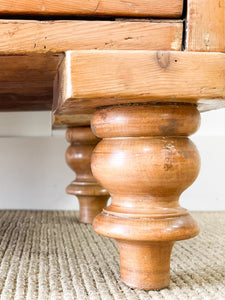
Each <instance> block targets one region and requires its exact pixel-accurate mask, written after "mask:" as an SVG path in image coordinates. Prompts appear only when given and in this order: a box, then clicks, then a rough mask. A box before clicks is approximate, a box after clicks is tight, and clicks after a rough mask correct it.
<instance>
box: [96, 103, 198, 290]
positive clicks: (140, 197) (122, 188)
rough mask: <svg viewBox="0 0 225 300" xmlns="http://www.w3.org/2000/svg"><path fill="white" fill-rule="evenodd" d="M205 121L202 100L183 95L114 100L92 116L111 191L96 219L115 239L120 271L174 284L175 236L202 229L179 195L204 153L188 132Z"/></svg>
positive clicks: (103, 177)
mask: <svg viewBox="0 0 225 300" xmlns="http://www.w3.org/2000/svg"><path fill="white" fill-rule="evenodd" d="M199 122H200V114H199V111H198V109H197V107H196V105H195V104H181V103H180V104H176V103H173V104H165V103H164V104H163V103H158V104H134V105H117V106H109V107H105V108H100V109H98V110H97V111H96V112H95V114H94V116H93V120H92V130H93V132H94V134H96V135H97V136H98V137H100V138H102V139H103V140H102V141H101V142H100V143H99V144H98V145H97V147H96V148H95V150H94V152H93V157H92V172H93V174H94V176H95V177H96V179H97V180H98V181H99V182H100V184H101V185H102V186H104V187H105V188H106V189H107V190H108V191H109V193H110V194H111V199H112V203H111V205H110V206H108V207H107V208H105V209H104V210H103V212H102V213H101V214H100V215H98V216H97V217H96V218H95V220H94V224H93V226H94V229H95V231H96V232H97V233H99V234H102V235H104V236H107V237H111V238H114V239H116V241H117V243H118V246H119V251H120V262H121V279H122V280H123V281H124V282H125V283H126V284H127V285H129V286H130V287H133V288H141V289H145V290H151V289H161V288H164V287H166V286H168V285H169V280H170V279H169V278H170V275H169V274H170V255H171V250H172V247H173V244H174V242H175V241H178V240H183V239H188V238H191V237H194V236H196V235H197V234H198V232H199V228H198V225H197V224H196V222H195V221H194V220H193V219H192V217H191V216H190V215H189V213H188V212H187V210H185V209H183V208H182V207H180V205H179V202H178V201H179V196H180V194H181V193H182V192H183V191H184V190H185V189H186V188H187V187H188V186H190V185H191V184H192V183H193V182H194V180H195V179H196V177H197V175H198V173H199V167H200V158H199V154H198V151H197V149H196V147H195V145H194V144H193V143H192V142H191V140H190V139H189V138H188V136H189V135H190V134H192V133H194V132H195V131H196V130H197V129H198V126H199Z"/></svg>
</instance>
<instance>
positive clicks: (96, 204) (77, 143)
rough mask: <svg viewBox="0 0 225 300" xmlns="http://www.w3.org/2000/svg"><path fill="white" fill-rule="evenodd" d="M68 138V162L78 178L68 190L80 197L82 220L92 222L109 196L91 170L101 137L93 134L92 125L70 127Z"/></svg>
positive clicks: (69, 192) (67, 133)
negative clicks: (92, 158) (93, 152)
mask: <svg viewBox="0 0 225 300" xmlns="http://www.w3.org/2000/svg"><path fill="white" fill-rule="evenodd" d="M66 139H67V141H68V142H69V143H70V144H71V145H70V146H69V147H68V149H67V151H66V162H67V164H68V165H69V167H70V168H71V169H72V170H73V171H74V172H75V173H76V180H74V181H73V182H72V183H71V184H70V185H69V186H68V187H67V189H66V191H67V193H68V194H72V195H75V196H77V197H78V200H79V204H80V221H81V222H83V223H92V221H93V219H94V217H95V216H96V215H97V214H98V213H100V212H101V211H102V209H103V208H104V207H105V206H106V204H107V200H108V198H109V194H108V192H107V191H106V190H105V189H104V188H102V187H101V186H100V185H99V184H98V183H97V182H96V180H95V178H94V177H93V175H92V172H91V154H92V151H93V149H94V147H95V145H96V144H97V142H98V141H99V139H98V138H96V137H95V136H94V135H93V133H92V132H91V129H90V126H87V127H76V128H68V129H67V132H66Z"/></svg>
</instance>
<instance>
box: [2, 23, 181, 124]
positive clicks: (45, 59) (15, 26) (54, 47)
mask: <svg viewBox="0 0 225 300" xmlns="http://www.w3.org/2000/svg"><path fill="white" fill-rule="evenodd" d="M182 27H183V24H182V23H180V22H175V23H174V22H172V23H171V22H170V23H169V22H165V23H160V22H141V21H140V22H127V21H115V22H111V21H101V22H100V21H52V22H50V21H48V22H40V21H27V20H26V21H19V20H13V21H10V20H1V21H0V40H1V43H0V99H1V100H0V111H12V110H14V111H15V110H45V109H50V110H51V107H52V99H53V95H52V89H53V88H52V87H53V80H54V77H55V74H56V72H57V68H58V66H59V64H60V62H61V60H62V57H63V55H64V54H63V52H64V51H66V50H71V49H74V50H76V49H77V50H80V49H90V50H91V49H99V50H101V49H106V50H110V49H121V50H126V49H127V50H129V49H136V50H141V49H153V50H154V49H155V50H157V49H161V48H162V49H165V50H166V49H167V50H168V49H170V50H179V49H180V48H181V42H182ZM157 38H158V39H157ZM156 40H158V42H156ZM88 119H90V116H89V117H88ZM85 122H86V121H85ZM80 125H82V124H80Z"/></svg>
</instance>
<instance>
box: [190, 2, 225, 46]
mask: <svg viewBox="0 0 225 300" xmlns="http://www.w3.org/2000/svg"><path fill="white" fill-rule="evenodd" d="M187 5H188V10H187V12H188V13H187V28H186V45H187V50H188V51H210V52H213V51H215V52H225V0H207V1H206V0H188V1H187Z"/></svg>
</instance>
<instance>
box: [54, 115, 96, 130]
mask: <svg viewBox="0 0 225 300" xmlns="http://www.w3.org/2000/svg"><path fill="white" fill-rule="evenodd" d="M52 116H53V118H52V124H53V127H54V128H63V127H64V128H67V127H75V126H87V125H90V122H91V117H92V115H91V114H77V115H73V114H72V115H54V114H53V115H52Z"/></svg>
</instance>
